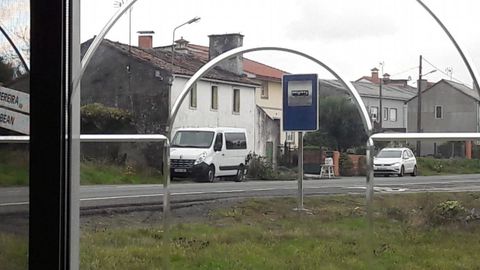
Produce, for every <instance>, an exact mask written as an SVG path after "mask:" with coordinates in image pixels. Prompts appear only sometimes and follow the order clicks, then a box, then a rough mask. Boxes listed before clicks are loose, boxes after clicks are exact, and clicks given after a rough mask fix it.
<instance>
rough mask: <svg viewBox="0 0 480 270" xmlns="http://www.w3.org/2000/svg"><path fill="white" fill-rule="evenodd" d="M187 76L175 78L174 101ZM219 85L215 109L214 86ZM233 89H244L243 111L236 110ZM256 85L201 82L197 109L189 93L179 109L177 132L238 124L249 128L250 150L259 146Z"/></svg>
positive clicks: (176, 123)
mask: <svg viewBox="0 0 480 270" xmlns="http://www.w3.org/2000/svg"><path fill="white" fill-rule="evenodd" d="M186 83H187V79H186V78H182V77H175V80H174V82H173V85H172V94H171V102H172V104H173V103H174V102H175V100H176V98H177V97H178V96H179V95H180V91H182V89H183V87H184V86H185V84H186ZM212 86H217V87H218V109H217V110H212V109H211V87H212ZM233 89H240V113H233ZM255 109H256V108H255V88H254V87H248V86H244V85H235V84H227V83H219V82H210V81H203V80H201V81H199V82H197V108H190V95H187V97H186V98H185V100H184V101H183V103H182V105H181V106H180V109H179V111H178V114H177V117H176V120H175V123H174V125H173V132H175V130H177V129H178V128H184V127H238V128H245V129H246V130H247V136H248V138H247V139H248V149H249V150H250V151H254V150H255V149H254V148H255V139H256V138H255V136H254V134H255Z"/></svg>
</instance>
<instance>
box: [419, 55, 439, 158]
mask: <svg viewBox="0 0 480 270" xmlns="http://www.w3.org/2000/svg"><path fill="white" fill-rule="evenodd" d="M422 59H423V58H422V56H421V55H420V65H419V66H418V83H417V89H418V94H417V96H418V98H417V133H420V132H422V76H426V75H428V74H430V73H433V72H436V71H437V70H436V69H434V70H431V71H429V72H427V73H425V74H422ZM421 148H422V143H421V141H417V156H418V157H419V156H420V153H421Z"/></svg>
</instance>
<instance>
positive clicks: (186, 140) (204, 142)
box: [172, 131, 214, 148]
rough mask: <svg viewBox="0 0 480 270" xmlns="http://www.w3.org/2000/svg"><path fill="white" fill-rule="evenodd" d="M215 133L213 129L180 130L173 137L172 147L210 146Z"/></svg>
mask: <svg viewBox="0 0 480 270" xmlns="http://www.w3.org/2000/svg"><path fill="white" fill-rule="evenodd" d="M213 135H214V132H211V131H179V132H177V134H175V137H174V138H173V142H172V147H188V148H209V147H210V145H212V141H213Z"/></svg>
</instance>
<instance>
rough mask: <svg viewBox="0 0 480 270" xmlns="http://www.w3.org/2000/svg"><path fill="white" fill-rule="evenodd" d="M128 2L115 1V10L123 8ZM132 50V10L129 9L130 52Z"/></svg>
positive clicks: (122, 0)
mask: <svg viewBox="0 0 480 270" xmlns="http://www.w3.org/2000/svg"><path fill="white" fill-rule="evenodd" d="M125 1H126V0H115V1H114V2H113V6H114V7H115V8H121V7H122V6H123V5H124V4H125ZM131 50H132V8H131V7H130V8H129V9H128V51H129V52H130V51H131Z"/></svg>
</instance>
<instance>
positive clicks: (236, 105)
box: [233, 89, 240, 113]
mask: <svg viewBox="0 0 480 270" xmlns="http://www.w3.org/2000/svg"><path fill="white" fill-rule="evenodd" d="M233 112H234V113H240V89H233Z"/></svg>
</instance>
